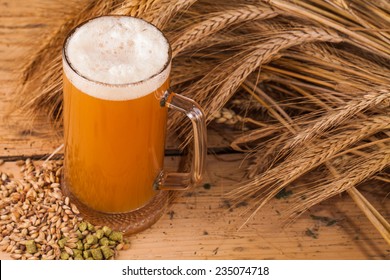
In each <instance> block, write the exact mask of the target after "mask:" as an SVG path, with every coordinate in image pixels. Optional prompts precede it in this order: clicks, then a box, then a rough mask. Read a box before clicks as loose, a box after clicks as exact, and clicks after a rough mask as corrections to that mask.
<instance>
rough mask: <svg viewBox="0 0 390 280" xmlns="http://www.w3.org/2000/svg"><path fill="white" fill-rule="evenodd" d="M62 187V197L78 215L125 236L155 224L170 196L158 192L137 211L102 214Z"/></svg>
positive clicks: (167, 193)
mask: <svg viewBox="0 0 390 280" xmlns="http://www.w3.org/2000/svg"><path fill="white" fill-rule="evenodd" d="M62 186H63V193H64V195H65V196H68V197H69V199H70V201H71V202H72V203H73V204H75V205H76V206H77V208H78V210H79V212H80V215H81V216H82V217H83V218H84V219H85V220H86V221H88V222H90V223H91V224H93V225H100V226H108V227H110V228H111V229H113V230H116V231H121V232H123V233H124V234H125V235H130V234H134V233H137V232H140V231H143V230H145V229H147V228H149V227H150V226H152V225H153V224H154V223H156V222H157V221H158V220H159V219H160V218H161V216H162V215H163V213H164V212H165V210H166V208H167V206H168V201H169V196H170V192H169V191H159V192H158V193H157V194H156V195H155V196H154V197H153V198H152V199H151V200H150V201H149V202H148V203H147V204H145V205H144V206H142V207H141V208H139V209H137V210H134V211H130V212H125V213H104V212H100V211H96V210H93V209H91V208H90V207H88V206H86V205H85V204H83V203H82V202H81V201H80V200H78V199H77V197H75V196H74V195H73V194H72V193H71V192H70V190H69V188H67V186H66V184H62Z"/></svg>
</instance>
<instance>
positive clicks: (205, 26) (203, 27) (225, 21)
mask: <svg viewBox="0 0 390 280" xmlns="http://www.w3.org/2000/svg"><path fill="white" fill-rule="evenodd" d="M277 15H278V13H277V12H275V11H273V10H272V9H270V8H266V7H259V6H252V5H245V6H242V7H241V6H240V7H237V8H234V9H231V10H225V11H223V12H219V13H214V14H211V15H210V14H209V15H208V16H207V19H206V20H204V21H201V22H200V23H196V24H194V25H192V26H190V27H189V28H187V29H186V30H185V31H184V32H183V34H182V35H180V36H179V37H178V38H177V39H175V40H174V41H173V42H172V54H173V56H174V57H175V56H176V55H177V54H178V53H180V52H181V51H182V50H184V49H186V48H188V47H189V46H191V45H195V44H197V43H199V42H200V41H201V40H204V39H205V38H207V37H208V36H210V35H211V34H213V33H216V32H218V31H220V30H222V29H225V28H229V27H230V26H231V25H234V24H239V23H242V22H246V21H253V20H260V19H262V20H264V19H268V18H272V17H275V16H277Z"/></svg>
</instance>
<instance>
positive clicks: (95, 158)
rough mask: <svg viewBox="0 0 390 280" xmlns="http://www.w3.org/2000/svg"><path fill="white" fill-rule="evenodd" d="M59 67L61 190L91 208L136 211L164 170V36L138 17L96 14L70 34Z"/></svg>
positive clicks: (166, 66) (149, 196)
mask: <svg viewBox="0 0 390 280" xmlns="http://www.w3.org/2000/svg"><path fill="white" fill-rule="evenodd" d="M63 68H64V74H63V81H64V113H63V114H64V137H65V158H64V183H65V185H66V188H67V189H68V190H69V191H70V192H71V193H72V194H73V195H74V196H75V197H77V199H78V200H79V201H80V202H81V203H83V204H85V205H86V206H88V207H90V208H92V209H94V210H96V211H100V212H105V213H125V212H129V211H133V210H136V209H139V208H141V207H142V206H144V205H145V204H147V203H148V201H150V200H151V199H152V198H153V197H154V196H155V195H156V191H155V190H154V189H153V183H154V181H155V180H156V178H157V177H158V175H159V174H160V172H161V170H162V168H163V159H164V145H165V130H166V118H167V109H166V107H164V106H161V104H160V99H161V97H162V95H163V94H164V93H165V92H166V90H167V89H168V87H169V73H170V47H169V44H168V42H167V40H166V38H165V37H164V36H163V35H162V34H161V32H159V31H158V30H157V28H155V27H154V26H153V25H150V24H148V23H146V22H144V21H142V20H139V19H136V18H131V17H115V16H107V17H105V16H103V17H99V18H96V19H93V20H90V21H88V22H87V23H85V24H83V25H82V26H79V27H78V28H76V29H75V31H74V32H73V33H72V34H71V35H70V36H69V37H68V39H67V41H66V42H65V45H64V53H63Z"/></svg>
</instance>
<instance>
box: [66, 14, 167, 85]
mask: <svg viewBox="0 0 390 280" xmlns="http://www.w3.org/2000/svg"><path fill="white" fill-rule="evenodd" d="M104 17H111V18H134V19H137V20H140V21H143V22H144V23H146V24H148V25H150V26H152V27H153V28H155V29H156V30H157V31H158V32H159V33H160V34H161V35H162V37H163V38H164V39H165V41H166V43H167V46H168V58H167V61H166V62H165V64H164V66H163V67H162V68H161V70H160V71H159V72H157V73H155V74H153V75H151V76H149V77H148V78H145V79H143V80H140V81H136V82H130V83H121V84H111V83H106V82H101V81H96V80H93V79H90V78H88V77H86V76H85V75H83V74H81V73H80V72H79V71H78V70H77V69H75V67H74V66H73V65H72V64H71V63H70V61H69V58H68V55H67V51H66V49H67V45H68V41H69V39H70V38H71V37H72V36H73V34H74V33H75V32H76V30H77V29H79V28H80V27H82V26H83V25H85V24H87V23H88V22H90V21H93V20H95V19H98V18H104ZM62 60H63V64H64V65H66V66H67V68H68V70H70V71H71V72H73V74H75V75H77V76H78V77H81V78H82V79H84V80H85V81H87V82H90V83H94V84H96V85H101V86H104V87H110V88H118V89H120V88H129V87H134V86H135V87H136V86H140V85H142V84H144V83H146V82H148V81H150V80H152V79H155V78H157V77H159V76H160V75H162V74H163V73H164V72H165V71H167V76H169V74H170V67H171V61H172V48H171V44H170V43H169V40H168V39H167V37H166V36H165V34H164V33H163V32H162V31H161V30H160V29H159V28H158V27H157V26H155V25H154V24H152V23H150V22H148V21H146V20H144V19H141V18H137V17H133V16H127V15H102V16H96V17H93V18H90V19H88V20H86V21H83V22H81V23H80V24H78V25H77V26H75V27H74V28H73V29H72V30H71V31H70V32H69V33H68V35H67V36H66V38H65V40H64V43H63V46H62Z"/></svg>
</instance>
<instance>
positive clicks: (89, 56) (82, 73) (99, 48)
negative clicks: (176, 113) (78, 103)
mask: <svg viewBox="0 0 390 280" xmlns="http://www.w3.org/2000/svg"><path fill="white" fill-rule="evenodd" d="M169 52H170V50H169V43H168V42H167V40H166V38H165V37H164V36H163V35H162V33H161V32H160V31H159V30H158V29H157V28H156V27H154V26H153V25H151V24H149V23H147V22H145V21H143V20H141V19H137V18H133V17H127V16H103V17H99V18H95V19H92V20H90V21H88V22H87V23H85V24H84V25H82V26H80V27H78V28H77V29H76V30H75V31H74V33H73V34H72V35H71V36H70V37H69V38H68V40H67V42H66V44H65V53H64V57H63V65H64V72H65V75H66V76H67V78H68V79H69V80H70V81H71V82H72V83H73V85H75V86H76V87H77V88H78V89H80V90H81V91H83V92H85V93H87V94H89V95H92V96H95V97H98V98H103V99H109V100H123V99H134V98H138V97H141V96H144V95H146V94H148V93H150V92H152V91H153V90H155V89H157V88H158V87H159V86H160V85H161V84H162V83H164V82H165V80H166V79H167V78H168V76H169V72H170V64H169V65H167V64H168V62H169V60H170V57H169Z"/></svg>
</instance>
